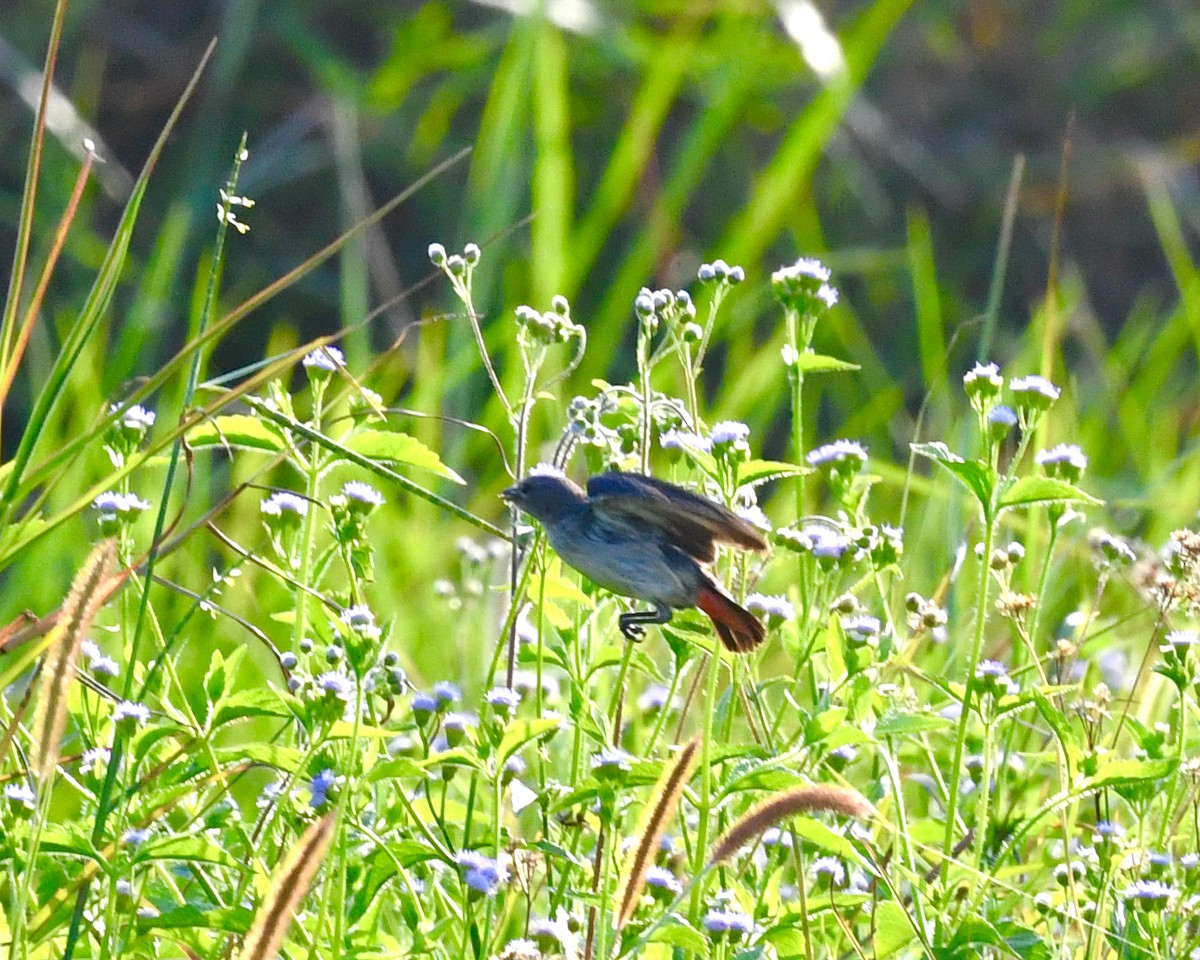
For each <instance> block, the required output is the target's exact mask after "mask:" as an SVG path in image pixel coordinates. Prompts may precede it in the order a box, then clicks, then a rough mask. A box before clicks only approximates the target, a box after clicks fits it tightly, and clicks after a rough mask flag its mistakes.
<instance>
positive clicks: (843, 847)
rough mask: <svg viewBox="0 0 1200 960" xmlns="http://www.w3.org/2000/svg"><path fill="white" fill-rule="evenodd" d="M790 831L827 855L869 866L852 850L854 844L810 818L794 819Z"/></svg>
mask: <svg viewBox="0 0 1200 960" xmlns="http://www.w3.org/2000/svg"><path fill="white" fill-rule="evenodd" d="M792 829H793V830H794V831H795V832H796V835H797V836H799V837H802V838H803V839H805V840H807V841H808V842H809V843H811V844H813V845H814V846H817V847H820V848H821V849H822V850H824V851H826V852H827V853H832V854H833V855H834V856H835V857H842V858H843V859H845V860H853V861H854V862H855V863H856V864H858V865H859V866H860V867H868V866H869V864H868V863H867V862H866V860H864V859H863V857H862V855H861V854H860V853H859V852H858V851H857V850H856V849H854V844H852V843H851V842H850V841H849V840H847V839H846V838H845V837H843V836H842V835H841V834H840V833H834V832H833V831H832V830H830V829H829V827H827V826H825V824H823V823H821V822H820V821H819V820H814V819H813V818H812V817H796V818H795V819H794V820H793V821H792Z"/></svg>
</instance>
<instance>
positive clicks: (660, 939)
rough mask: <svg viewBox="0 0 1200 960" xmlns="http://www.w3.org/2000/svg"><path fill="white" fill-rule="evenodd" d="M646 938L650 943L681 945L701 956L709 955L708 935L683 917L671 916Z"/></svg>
mask: <svg viewBox="0 0 1200 960" xmlns="http://www.w3.org/2000/svg"><path fill="white" fill-rule="evenodd" d="M646 939H647V941H648V942H649V943H665V944H668V945H670V946H672V947H681V948H682V949H684V950H687V951H689V952H690V953H692V954H695V955H696V956H699V957H707V956H709V942H708V937H706V936H705V935H704V934H702V933H701V932H700V931H699V930H697V929H696V928H695V927H693V926H692V925H691V924H689V923H688V922H687V921H686V920H684V919H683V918H682V917H677V916H673V917H669V918H668V919H667V920H665V921H663V923H662V924H660V925H659V926H658V927H657V928H656V929H655V930H654V932H653V933H651V934H650V936H649V937H647V938H646Z"/></svg>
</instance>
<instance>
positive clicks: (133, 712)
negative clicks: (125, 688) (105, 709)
mask: <svg viewBox="0 0 1200 960" xmlns="http://www.w3.org/2000/svg"><path fill="white" fill-rule="evenodd" d="M149 719H150V708H149V707H147V706H146V705H145V704H144V703H134V702H133V701H132V700H122V701H121V702H120V703H118V704H117V706H116V709H115V710H113V721H114V722H115V723H121V722H122V721H129V722H130V723H134V724H139V723H145V722H146V721H147V720H149Z"/></svg>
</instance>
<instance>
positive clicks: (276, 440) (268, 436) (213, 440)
mask: <svg viewBox="0 0 1200 960" xmlns="http://www.w3.org/2000/svg"><path fill="white" fill-rule="evenodd" d="M187 443H188V446H190V447H192V448H193V449H197V450H198V449H202V448H204V447H232V448H233V449H235V450H259V451H262V452H263V453H278V452H279V451H280V450H282V449H283V448H284V446H285V445H286V441H285V440H284V437H283V432H282V431H281V430H280V429H279V428H278V427H277V426H275V424H273V423H271V422H269V421H265V420H260V419H259V418H258V417H254V416H250V415H249V414H245V413H230V414H226V415H224V416H220V417H213V418H212V419H211V420H205V421H203V422H202V423H198V424H196V426H194V427H192V429H191V430H189V431H188V433H187Z"/></svg>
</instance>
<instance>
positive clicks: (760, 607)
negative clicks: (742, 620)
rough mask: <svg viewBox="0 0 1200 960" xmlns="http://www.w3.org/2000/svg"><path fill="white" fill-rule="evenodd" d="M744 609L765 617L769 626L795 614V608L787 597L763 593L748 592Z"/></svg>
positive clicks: (789, 618)
mask: <svg viewBox="0 0 1200 960" xmlns="http://www.w3.org/2000/svg"><path fill="white" fill-rule="evenodd" d="M746 609H747V610H749V611H750V612H751V613H757V614H760V615H761V616H763V617H764V618H766V621H767V623H768V625H770V626H774V625H775V624H777V623H782V622H783V621H785V620H791V619H792V618H793V617H794V616H795V615H796V608H795V607H793V606H792V604H791V603H790V602H789V601H788V599H787V597H779V596H769V595H767V594H764V593H752V594H750V596H748V597H747V598H746Z"/></svg>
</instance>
